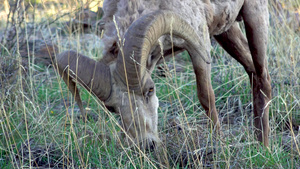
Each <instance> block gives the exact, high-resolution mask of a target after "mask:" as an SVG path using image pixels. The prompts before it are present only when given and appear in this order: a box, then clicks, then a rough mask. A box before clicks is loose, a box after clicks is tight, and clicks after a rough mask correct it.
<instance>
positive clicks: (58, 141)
mask: <svg viewBox="0 0 300 169" xmlns="http://www.w3.org/2000/svg"><path fill="white" fill-rule="evenodd" d="M47 3H49V4H50V5H51V4H52V5H53V6H55V7H56V9H54V8H51V9H50V10H51V11H50V15H47V16H48V17H46V18H45V17H42V15H41V14H40V13H42V12H45V11H46V7H47V6H46V5H44V4H42V5H40V6H38V4H39V3H38V4H36V5H37V6H34V5H33V6H32V7H36V11H35V12H36V13H37V14H36V16H37V17H36V21H35V22H37V23H40V22H41V23H44V25H43V27H44V28H42V29H41V30H43V34H42V36H41V37H42V39H43V38H50V37H51V38H52V39H54V41H55V42H57V44H58V45H59V48H60V50H65V49H69V48H71V49H78V50H80V51H81V53H84V54H86V55H90V56H91V55H98V52H99V50H100V49H99V47H98V46H99V42H100V41H101V39H99V38H97V37H95V36H93V35H91V34H89V35H82V34H73V35H70V34H68V32H64V33H59V30H60V29H55V30H54V31H49V30H50V29H51V28H52V25H50V24H47V20H49V21H53V20H54V19H57V18H60V17H61V16H62V15H64V13H63V12H62V13H58V12H57V11H52V10H58V11H59V10H60V11H64V12H67V11H70V10H71V9H74V6H80V4H82V3H81V2H77V3H76V5H74V6H72V7H73V8H71V5H69V6H68V3H66V4H61V3H58V1H49V2H47ZM270 4H271V3H270ZM285 4H286V5H285V6H288V7H289V9H290V10H292V9H291V8H292V7H293V9H298V8H299V7H300V1H299V0H297V1H292V0H289V1H285ZM289 4H291V6H289ZM0 10H4V9H0ZM294 11H297V10H294ZM39 12H40V13H39ZM275 12H276V11H275V9H273V8H272V7H271V6H270V16H271V20H270V21H271V26H270V30H269V45H268V57H269V58H268V64H269V71H270V75H271V78H272V88H273V93H272V95H273V99H272V102H271V104H270V127H271V133H270V149H269V150H267V149H265V148H263V147H262V146H261V144H260V143H259V142H257V141H256V139H255V138H254V133H253V121H252V117H253V115H252V109H253V107H252V96H251V90H250V84H249V80H248V77H247V75H246V73H245V71H244V70H243V67H242V66H241V65H239V64H238V63H237V62H236V61H235V60H234V59H232V58H231V57H230V56H228V54H226V52H224V51H223V50H222V48H221V47H219V46H217V45H213V46H214V48H213V50H212V51H211V55H212V57H213V62H214V63H213V65H212V66H213V67H212V82H213V88H214V90H215V94H216V106H217V109H218V111H219V116H220V120H221V123H222V132H223V133H224V137H223V140H220V139H219V138H218V137H216V136H215V135H214V134H213V132H211V130H210V127H209V126H208V124H209V123H208V119H207V117H206V115H205V112H204V110H203V109H202V107H201V106H200V103H199V101H198V98H197V95H196V85H195V83H196V81H195V77H194V73H193V68H192V65H191V63H190V60H189V57H188V55H187V53H183V54H181V55H179V56H177V57H176V58H175V60H171V61H168V62H166V63H165V65H167V67H168V71H166V72H164V74H165V75H164V76H165V77H163V76H160V70H159V69H156V70H155V71H154V73H153V79H154V81H155V83H156V87H157V96H158V98H159V100H160V107H159V110H158V111H159V114H158V116H159V122H158V123H159V124H158V128H159V136H160V138H161V140H162V142H163V145H161V147H160V148H159V149H157V150H155V151H153V152H143V151H141V150H140V149H138V148H137V147H135V146H133V145H127V144H126V143H125V141H124V139H123V138H122V135H123V133H122V130H121V128H120V127H119V126H120V125H119V121H120V117H119V116H118V115H116V114H112V113H110V112H108V111H107V110H106V109H105V108H104V107H103V105H102V103H101V102H100V101H98V100H97V99H96V98H94V97H93V96H91V95H90V94H89V93H88V92H87V91H85V90H81V96H82V99H83V101H84V105H85V106H86V107H87V108H88V109H87V110H88V113H89V119H88V122H86V123H84V122H83V121H82V120H81V119H80V118H79V117H80V115H79V114H80V113H79V108H78V106H77V105H76V103H75V101H74V98H73V97H72V96H71V94H70V92H69V91H68V90H67V87H66V85H65V84H64V83H63V81H62V80H61V79H60V78H59V77H58V76H57V74H56V72H55V71H54V70H53V68H52V67H51V66H45V65H43V64H39V63H38V64H33V61H34V60H35V59H36V58H35V57H34V55H28V58H29V59H28V60H26V63H27V64H26V65H28V69H27V70H26V71H24V69H25V68H24V66H21V64H20V59H21V55H20V52H19V51H20V50H19V49H17V50H15V51H7V50H6V49H5V46H4V47H3V46H2V47H1V53H0V54H1V56H0V57H1V59H2V60H1V59H0V61H1V62H2V63H4V62H5V65H9V64H8V63H17V64H16V65H17V67H13V66H11V67H7V69H5V71H8V72H9V71H10V70H14V72H15V73H14V74H13V75H12V76H4V78H2V77H3V76H1V79H0V86H1V88H0V90H1V93H0V98H1V100H0V126H1V127H0V168H30V167H37V166H39V167H41V168H43V167H45V168H299V166H300V158H299V156H300V151H299V146H300V144H299V142H300V138H299V137H300V136H299V116H300V115H299V113H300V104H299V98H300V82H299V79H300V78H299V77H300V69H299V66H300V46H299V43H300V35H299V32H297V30H294V29H292V28H291V27H290V26H289V25H288V23H285V22H280V23H279V21H277V20H276V13H275ZM0 16H2V15H0ZM72 16H74V13H70V14H68V15H64V17H62V18H61V19H58V20H57V21H55V22H54V23H53V24H54V25H55V27H56V28H59V27H60V28H61V25H63V23H64V22H65V21H67V20H70V18H71V17H72ZM30 21H31V20H30V18H29V20H28V22H30ZM45 21H46V22H45ZM1 23H2V22H1ZM1 25H2V27H4V26H3V24H1ZM22 26H24V25H22ZM37 26H39V24H37ZM2 27H1V28H0V30H3V29H2ZM0 32H1V31H0ZM41 37H38V35H36V37H35V38H41ZM20 38H21V37H20ZM31 38H32V37H31ZM90 39H93V42H94V43H87V42H88V41H89V40H90ZM12 65H13V64H12ZM174 67H175V68H174ZM2 71H3V70H2ZM1 73H3V74H5V73H7V72H1ZM8 77H14V79H13V80H12V81H10V83H7V81H5V80H7V79H5V78H8ZM1 84H2V85H3V84H6V85H5V86H2V85H1ZM297 120H298V123H297ZM295 124H298V125H295Z"/></svg>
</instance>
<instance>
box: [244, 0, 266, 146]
mask: <svg viewBox="0 0 300 169" xmlns="http://www.w3.org/2000/svg"><path fill="white" fill-rule="evenodd" d="M242 16H243V19H244V23H245V28H246V35H247V39H248V43H249V48H250V51H251V55H252V60H253V64H254V67H255V72H256V77H254V79H255V80H256V82H254V83H253V85H254V86H253V96H254V97H253V105H254V118H255V119H254V124H255V127H256V129H257V130H256V135H257V137H258V140H259V141H262V142H263V143H264V145H265V146H268V145H269V140H268V135H269V101H270V99H271V91H272V88H271V78H270V75H269V72H268V67H267V41H268V19H269V15H268V1H267V0H260V1H258V0H257V1H245V4H244V7H243V9H242Z"/></svg>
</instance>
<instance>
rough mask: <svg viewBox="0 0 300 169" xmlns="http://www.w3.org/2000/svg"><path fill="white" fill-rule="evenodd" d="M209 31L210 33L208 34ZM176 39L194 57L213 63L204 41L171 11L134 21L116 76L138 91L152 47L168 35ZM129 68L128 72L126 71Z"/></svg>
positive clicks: (119, 60)
mask: <svg viewBox="0 0 300 169" xmlns="http://www.w3.org/2000/svg"><path fill="white" fill-rule="evenodd" d="M207 31H208V30H207ZM170 32H172V34H173V35H176V36H178V37H180V38H182V39H184V40H185V41H186V43H187V46H185V48H186V49H187V50H188V52H189V53H190V56H191V57H194V56H199V57H202V59H203V60H204V61H205V62H206V63H208V64H209V63H210V62H211V61H210V57H209V56H210V55H209V53H207V50H206V48H205V44H204V42H203V41H204V40H203V39H200V38H199V36H198V34H197V33H196V32H195V30H194V29H193V28H192V26H191V25H190V24H189V23H187V22H186V21H185V20H184V19H182V18H181V17H179V16H178V15H177V14H175V13H174V12H171V11H156V12H153V13H150V14H147V15H144V16H143V17H141V18H139V19H138V20H137V21H135V22H134V23H133V24H132V25H131V26H130V27H129V29H128V30H127V32H126V34H125V36H124V39H125V43H124V46H123V48H122V50H121V52H119V55H118V58H117V66H116V73H117V74H119V75H120V78H121V79H122V81H123V82H124V83H125V84H126V73H127V77H128V78H129V79H128V78H127V81H128V85H129V86H130V88H131V89H137V88H139V86H140V82H141V81H142V80H143V79H142V78H143V77H144V75H145V72H146V61H147V58H148V56H149V53H150V50H151V47H152V46H153V45H155V44H157V40H158V39H159V38H160V37H161V36H162V35H165V34H170ZM124 67H126V69H124Z"/></svg>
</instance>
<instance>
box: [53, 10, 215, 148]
mask: <svg viewBox="0 0 300 169" xmlns="http://www.w3.org/2000/svg"><path fill="white" fill-rule="evenodd" d="M170 32H172V34H173V35H175V36H177V37H180V38H182V39H184V40H185V43H184V44H182V45H181V46H180V47H179V48H180V49H183V48H184V49H186V50H188V52H189V53H190V55H191V58H192V60H193V56H200V57H202V58H203V59H204V60H206V61H208V60H209V58H205V57H207V56H209V54H206V53H203V52H205V51H207V50H204V49H203V48H204V46H205V45H203V43H202V41H201V40H200V38H199V37H198V35H197V34H196V33H195V31H194V29H193V28H192V27H191V26H190V25H189V24H188V23H186V22H185V21H184V20H183V19H181V18H180V17H179V16H178V15H176V14H174V13H173V12H170V11H157V12H155V13H151V14H148V15H145V16H143V17H141V18H140V19H138V20H137V21H135V22H134V23H133V24H132V25H131V26H130V27H129V29H128V30H127V32H126V34H125V36H124V39H125V42H124V43H120V44H122V45H120V50H119V52H118V56H117V59H116V61H115V62H114V63H110V64H109V65H107V64H103V63H102V62H101V61H100V62H96V61H94V60H92V59H89V58H88V57H85V56H82V55H78V54H76V53H75V54H74V53H73V54H72V55H71V54H68V55H67V54H64V55H61V57H59V58H58V68H59V70H60V73H61V74H62V72H64V71H63V70H65V68H66V67H68V66H69V68H70V69H71V70H72V71H71V72H76V73H74V75H73V76H70V75H69V76H68V77H71V79H74V77H78V78H77V79H79V80H77V81H78V82H79V83H81V84H82V85H83V86H85V87H86V88H87V89H88V90H89V91H91V92H92V93H93V94H94V95H95V96H97V97H98V98H99V99H100V100H102V101H103V102H104V104H105V105H106V106H107V107H109V108H111V110H114V111H115V112H116V113H119V114H120V115H121V119H122V125H123V127H124V130H125V131H126V132H127V133H128V135H129V136H130V137H131V138H133V140H135V141H137V142H138V143H139V145H142V147H144V146H150V147H153V146H154V144H155V142H159V138H158V131H157V121H158V119H157V117H158V115H157V109H158V99H157V96H156V89H155V85H154V82H153V80H152V78H151V73H152V70H153V69H154V66H155V65H156V63H157V62H158V60H159V59H160V57H161V54H160V53H161V52H160V50H161V49H160V47H158V45H157V44H158V39H159V38H160V37H161V36H162V35H166V34H170ZM123 44H124V46H123ZM175 47H176V44H175ZM177 47H178V46H177ZM171 51H172V50H171ZM163 52H166V51H165V50H163ZM166 53H168V51H167V52H166ZM78 56H79V57H78ZM60 58H63V59H60ZM74 58H75V59H74ZM76 58H77V59H76ZM71 60H75V61H72V63H71V62H70V61H71ZM208 62H209V61H208ZM196 64H197V63H196ZM75 74H76V75H75ZM65 81H66V82H69V81H68V80H65ZM69 88H70V87H69ZM70 90H71V88H70ZM140 143H142V144H140Z"/></svg>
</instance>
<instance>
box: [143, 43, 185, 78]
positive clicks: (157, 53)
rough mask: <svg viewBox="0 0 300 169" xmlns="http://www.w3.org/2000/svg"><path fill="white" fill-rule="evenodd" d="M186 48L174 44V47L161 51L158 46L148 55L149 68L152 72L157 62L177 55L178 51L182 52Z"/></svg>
mask: <svg viewBox="0 0 300 169" xmlns="http://www.w3.org/2000/svg"><path fill="white" fill-rule="evenodd" d="M184 50H185V49H184V48H183V47H178V46H174V47H173V48H172V49H168V50H164V51H163V52H161V49H160V47H158V48H157V49H155V50H154V51H153V52H152V53H151V55H150V56H149V57H148V60H147V69H148V70H149V71H150V73H152V71H153V70H154V68H155V66H156V65H157V64H160V63H162V61H163V60H164V58H169V57H173V56H176V55H177V54H178V53H181V52H183V51H184Z"/></svg>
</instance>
